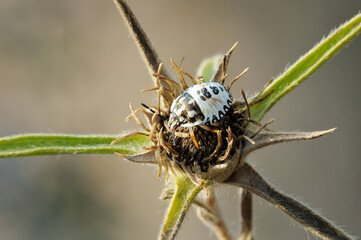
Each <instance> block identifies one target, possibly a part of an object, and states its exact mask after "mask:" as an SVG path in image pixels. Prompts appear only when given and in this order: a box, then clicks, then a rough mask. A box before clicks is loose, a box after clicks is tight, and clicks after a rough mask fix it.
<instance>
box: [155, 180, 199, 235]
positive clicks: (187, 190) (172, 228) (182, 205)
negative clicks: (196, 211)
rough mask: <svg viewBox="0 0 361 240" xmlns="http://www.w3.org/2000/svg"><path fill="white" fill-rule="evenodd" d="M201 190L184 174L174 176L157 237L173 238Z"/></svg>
mask: <svg viewBox="0 0 361 240" xmlns="http://www.w3.org/2000/svg"><path fill="white" fill-rule="evenodd" d="M201 190H202V187H201V186H196V185H194V184H193V183H192V182H191V180H190V179H189V178H188V177H187V176H186V175H183V174H179V175H177V176H175V191H174V194H173V197H172V200H171V202H170V205H169V208H168V211H167V214H166V217H165V220H164V224H163V229H162V231H161V233H160V236H159V239H161V240H169V239H174V238H175V236H176V234H177V231H178V230H179V228H180V225H181V223H182V221H183V219H184V217H185V215H186V213H187V212H188V209H189V207H190V206H191V204H192V203H193V201H194V199H195V198H196V196H197V194H198V193H199V192H200V191H201Z"/></svg>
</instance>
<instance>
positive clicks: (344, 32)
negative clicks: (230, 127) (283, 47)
mask: <svg viewBox="0 0 361 240" xmlns="http://www.w3.org/2000/svg"><path fill="white" fill-rule="evenodd" d="M360 31H361V13H358V14H356V16H354V17H353V18H351V19H350V20H349V21H347V22H345V23H344V24H342V25H341V26H340V27H338V28H337V29H335V30H334V31H332V32H331V33H330V34H329V35H328V36H327V37H326V38H324V39H322V40H321V42H320V43H318V44H316V46H314V47H313V48H312V49H311V50H310V51H309V52H307V53H306V54H305V55H303V56H302V57H300V58H299V59H298V61H296V62H295V63H294V64H293V65H291V66H290V67H288V68H287V69H286V70H285V71H284V72H283V73H282V74H281V75H279V76H278V77H277V78H276V79H275V80H274V81H273V82H272V83H271V84H270V85H269V86H267V88H266V89H265V90H264V92H263V93H262V94H261V95H260V97H263V96H265V95H267V94H270V92H271V91H273V92H272V93H271V94H270V95H269V96H268V97H267V99H266V100H264V101H262V102H260V103H258V104H255V105H253V106H251V116H252V119H253V120H256V121H260V120H261V119H262V118H263V116H264V115H265V114H266V113H267V112H268V111H269V110H270V109H271V108H272V107H273V105H275V103H277V102H278V101H279V100H280V99H281V98H282V97H283V96H285V95H286V94H287V93H288V92H290V91H291V90H292V89H293V88H295V87H296V86H297V85H299V84H300V83H301V82H303V81H304V80H305V79H307V78H308V77H309V76H310V75H311V74H312V73H313V72H315V71H316V70H317V69H318V68H320V67H321V66H322V65H323V64H324V63H325V62H326V61H327V60H328V59H330V58H331V57H332V56H333V55H334V54H335V53H336V52H337V51H339V50H340V49H341V48H342V47H343V46H345V44H347V43H348V42H349V41H350V40H351V39H353V38H354V37H355V36H356V35H357V34H358V33H359V32H360Z"/></svg>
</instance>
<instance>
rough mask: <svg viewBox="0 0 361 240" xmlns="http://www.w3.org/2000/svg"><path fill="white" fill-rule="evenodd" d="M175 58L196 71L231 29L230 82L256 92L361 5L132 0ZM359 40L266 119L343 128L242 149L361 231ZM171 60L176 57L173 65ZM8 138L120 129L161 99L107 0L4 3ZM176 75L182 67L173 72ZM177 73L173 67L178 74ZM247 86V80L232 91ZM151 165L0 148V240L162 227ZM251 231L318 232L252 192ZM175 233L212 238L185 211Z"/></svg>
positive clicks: (295, 235) (0, 103)
mask: <svg viewBox="0 0 361 240" xmlns="http://www.w3.org/2000/svg"><path fill="white" fill-rule="evenodd" d="M128 2H129V5H130V7H131V8H132V9H133V11H134V13H135V14H136V16H137V17H138V20H139V21H140V23H141V24H142V25H143V28H144V29H145V31H146V32H147V33H148V35H149V37H150V39H151V41H152V42H153V45H154V47H155V48H156V49H157V51H158V53H159V55H160V56H161V57H162V59H163V61H164V62H165V64H166V66H168V67H169V65H170V64H169V63H170V61H169V58H170V57H173V58H174V59H175V60H176V61H178V62H179V60H180V59H181V58H182V57H185V60H184V61H183V65H182V66H183V68H184V69H185V70H186V71H188V72H190V73H192V74H195V71H196V69H197V67H198V65H199V63H200V62H201V60H202V59H203V58H205V57H210V56H213V55H214V54H217V53H224V52H225V51H227V50H228V49H229V48H230V47H231V46H232V45H233V44H234V43H235V42H236V41H239V44H238V46H237V48H236V50H235V52H234V55H233V56H232V60H231V65H230V68H229V73H230V76H231V77H234V76H236V75H237V74H238V73H240V72H241V71H242V70H243V69H244V68H246V67H250V71H249V72H248V73H247V74H246V76H245V77H243V78H242V80H241V81H239V82H237V83H236V84H235V85H234V87H233V92H232V93H233V96H234V97H239V96H240V89H241V88H243V89H244V90H245V91H246V92H247V93H248V94H253V93H254V92H256V91H258V90H260V89H261V88H262V86H263V85H264V84H265V83H266V82H267V81H268V80H269V79H270V78H272V77H275V76H277V75H278V74H279V73H281V72H282V71H283V70H284V68H285V67H286V66H287V65H288V64H292V63H293V62H294V61H295V60H297V59H298V57H299V56H300V55H302V54H303V53H305V52H306V51H307V50H309V49H310V48H311V47H312V46H313V45H314V44H315V43H316V42H318V41H319V40H320V39H321V38H322V37H323V36H325V35H327V34H328V33H329V32H330V30H331V29H333V28H334V27H336V26H338V25H339V24H341V23H343V22H344V21H346V20H347V19H349V18H351V17H352V16H353V15H355V14H356V13H357V12H358V11H360V9H361V2H360V1H359V0H349V1H346V2H345V1H329V0H320V1H312V0H305V1H284V0H274V1H266V0H260V1H243V0H242V1H241V0H240V1H234V0H224V1H216V0H207V1H205V0H202V1H201V0H199V1H190V0H187V1H186V0H184V1H166V0H154V1H147V0H137V1H135V0H129V1H128ZM360 66H361V38H360V36H358V38H356V39H355V40H354V41H352V42H351V43H350V44H349V45H348V47H346V48H344V49H343V50H342V51H341V52H340V53H338V54H337V55H336V56H335V57H334V58H332V59H331V60H330V61H329V62H328V63H326V64H325V65H324V66H323V67H322V68H321V69H320V70H318V71H317V72H316V73H315V74H313V75H312V76H311V78H310V79H308V80H307V81H306V82H305V83H303V84H302V86H300V87H298V88H297V89H296V90H295V91H293V92H292V93H291V94H289V95H288V96H287V97H286V98H285V99H284V100H282V101H281V102H279V103H278V104H277V105H276V106H275V107H274V109H272V111H271V112H270V113H269V114H268V115H267V116H266V117H265V119H264V121H266V120H268V119H270V118H275V119H276V121H275V123H274V124H273V125H272V129H275V130H302V131H312V130H322V129H329V128H333V127H338V129H337V130H336V131H335V132H334V133H332V134H330V135H328V136H325V137H323V138H321V139H317V140H313V141H311V142H301V143H288V144H283V145H277V146H273V147H270V148H267V149H264V150H261V151H258V152H257V153H255V154H253V155H252V156H251V157H250V158H249V159H248V161H249V162H250V163H251V164H253V165H254V166H255V168H256V169H257V170H258V171H259V172H260V173H261V174H262V175H263V176H264V177H265V178H266V179H267V180H269V181H270V182H271V183H272V184H273V185H274V186H276V187H278V188H279V189H282V190H283V191H285V192H287V193H289V194H292V195H293V196H297V197H298V198H299V199H302V200H303V201H304V202H306V203H308V204H309V205H310V206H312V207H313V208H315V209H318V210H319V211H320V212H322V213H323V214H324V215H325V216H326V217H327V218H329V219H331V220H334V221H335V222H337V223H338V224H339V225H341V226H343V227H344V229H345V230H346V231H347V232H349V233H351V234H353V235H356V236H361V224H360V223H361V176H360V173H359V172H360V169H361V161H360V160H361V148H360V142H361V134H360V130H359V129H360V122H361V115H360V104H361V95H360V84H361V81H360V80H361V67H360ZM169 69H170V68H169ZM0 72H1V77H0V136H8V135H13V134H19V133H37V132H41V133H74V134H117V133H120V132H122V131H125V130H129V129H137V126H136V124H135V123H134V122H133V121H131V122H129V123H125V122H124V119H125V117H126V116H127V115H128V114H129V109H128V103H129V102H132V103H133V106H139V105H140V103H141V102H144V103H148V104H152V103H155V102H156V101H155V96H156V95H155V93H139V91H140V90H141V89H144V88H149V87H152V81H151V78H150V76H149V74H148V72H147V69H146V67H145V65H144V64H143V62H142V59H141V58H140V55H139V53H138V51H137V49H136V47H135V44H134V43H133V40H132V38H131V37H130V34H129V33H128V31H127V29H126V28H125V26H124V24H123V22H122V19H121V17H120V15H119V13H118V11H117V9H116V8H115V6H114V4H113V2H112V1H111V0H108V1H98V0H87V1H84V0H80V1H70V0H63V1H51V0H50V1H49V0H33V1H25V0H1V1H0ZM173 74H174V73H173ZM174 75H175V74H174ZM237 89H239V90H237ZM163 185H164V183H163V181H162V180H160V179H158V178H157V177H156V168H155V167H152V166H142V165H136V164H133V163H130V162H127V161H125V160H123V159H121V158H119V157H117V156H112V155H103V156H94V155H82V156H80V155H77V156H44V157H31V158H17V159H1V160H0V239H7V240H22V239H34V240H35V239H37V240H42V239H44V240H45V239H47V240H60V239H67V240H79V239H110V240H112V239H156V237H157V234H158V231H159V228H160V224H161V221H162V217H163V215H164V212H165V210H166V207H167V203H166V202H160V200H158V196H159V195H160V192H161V189H162V186H163ZM218 190H219V191H218V194H219V200H220V205H221V206H222V210H223V212H224V216H225V218H226V222H227V223H228V225H229V226H230V229H231V231H232V234H233V235H234V236H237V234H238V232H239V229H240V218H239V190H237V189H235V188H232V187H227V186H219V188H218ZM254 212H255V213H254V214H255V219H254V226H255V229H254V231H255V238H256V239H317V238H316V237H314V236H312V234H310V233H307V232H306V231H305V230H303V229H302V228H301V227H300V226H299V225H298V224H297V223H295V222H294V221H293V220H291V219H290V218H289V217H287V216H286V215H284V214H283V213H282V212H280V211H279V210H277V209H276V208H275V207H273V206H271V205H269V204H268V203H266V202H265V201H263V200H262V199H260V198H258V197H255V201H254ZM178 239H216V238H215V236H214V234H213V233H212V232H211V231H210V230H208V229H207V227H205V226H204V225H203V224H202V223H201V222H200V221H199V220H198V219H197V218H196V216H195V211H194V210H193V209H192V210H191V211H190V214H189V215H187V217H186V221H185V223H184V225H183V226H182V229H181V231H180V233H179V236H178Z"/></svg>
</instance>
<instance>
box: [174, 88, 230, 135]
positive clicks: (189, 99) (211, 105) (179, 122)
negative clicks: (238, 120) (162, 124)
mask: <svg viewBox="0 0 361 240" xmlns="http://www.w3.org/2000/svg"><path fill="white" fill-rule="evenodd" d="M232 100H233V98H232V96H231V94H230V93H229V92H228V91H227V90H226V88H225V86H223V84H221V83H218V82H203V83H199V84H196V85H193V86H192V87H190V88H188V89H186V90H185V91H184V92H183V93H182V94H181V95H179V96H178V97H177V98H176V99H175V100H174V101H173V103H172V106H171V109H170V116H169V121H168V125H169V127H170V128H171V129H172V130H173V131H174V130H175V128H177V127H178V126H181V127H193V126H197V125H212V124H213V123H217V122H220V121H221V120H222V118H223V116H224V115H226V114H227V112H228V111H229V109H230V108H231V105H232Z"/></svg>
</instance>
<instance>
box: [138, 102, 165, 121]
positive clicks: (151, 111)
mask: <svg viewBox="0 0 361 240" xmlns="http://www.w3.org/2000/svg"><path fill="white" fill-rule="evenodd" d="M141 105H142V106H143V107H145V108H146V109H148V110H149V111H151V112H152V113H155V114H157V115H158V117H160V118H161V119H163V120H167V119H166V118H165V117H163V116H162V115H160V114H159V113H157V112H155V111H154V110H153V109H151V108H150V107H148V106H147V105H145V104H144V103H141Z"/></svg>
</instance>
